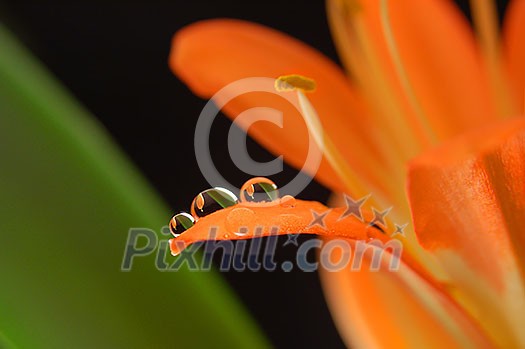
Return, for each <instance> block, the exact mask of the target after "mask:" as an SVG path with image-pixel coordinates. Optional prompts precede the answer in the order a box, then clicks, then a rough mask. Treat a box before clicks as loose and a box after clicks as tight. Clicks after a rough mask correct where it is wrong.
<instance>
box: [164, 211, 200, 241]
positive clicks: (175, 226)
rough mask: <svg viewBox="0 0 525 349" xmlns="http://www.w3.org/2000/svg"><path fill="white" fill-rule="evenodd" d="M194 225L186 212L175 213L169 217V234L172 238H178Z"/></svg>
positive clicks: (193, 221)
mask: <svg viewBox="0 0 525 349" xmlns="http://www.w3.org/2000/svg"><path fill="white" fill-rule="evenodd" d="M194 223H195V220H194V219H193V217H192V216H191V215H190V214H188V213H186V212H181V213H177V214H176V215H174V216H173V217H171V220H170V224H169V226H170V232H171V234H172V235H173V236H174V237H178V236H180V234H182V233H184V232H185V231H186V230H188V229H190V228H191V227H193V224H194Z"/></svg>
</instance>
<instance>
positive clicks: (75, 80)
mask: <svg viewBox="0 0 525 349" xmlns="http://www.w3.org/2000/svg"><path fill="white" fill-rule="evenodd" d="M459 5H460V6H461V8H462V9H463V10H465V11H466V9H467V6H466V5H467V4H466V1H462V2H460V3H459ZM503 7H504V2H500V9H503ZM0 13H1V17H0V19H1V20H2V21H3V22H5V23H7V25H8V27H9V28H10V29H11V30H13V31H14V32H15V33H16V34H17V36H18V37H19V38H20V39H22V41H23V42H24V43H25V44H26V45H27V46H28V47H29V48H30V49H31V50H32V52H33V53H34V54H35V55H36V56H37V57H39V58H40V60H42V61H43V62H44V63H45V64H46V66H47V67H48V68H49V69H50V70H51V71H52V72H53V74H54V75H55V76H57V77H58V79H60V80H61V81H62V82H63V83H64V84H65V86H66V87H67V88H68V89H69V90H70V91H72V93H73V94H74V95H75V97H76V98H77V99H78V100H79V101H81V102H82V103H83V104H84V105H85V106H86V107H87V108H88V109H89V110H90V111H91V112H92V113H93V114H94V115H95V116H96V117H97V118H98V119H99V120H100V122H101V123H102V124H103V125H104V126H105V127H106V128H107V129H108V131H109V132H110V133H111V135H112V136H113V137H114V139H115V140H116V141H117V142H118V144H119V145H120V146H121V147H122V149H123V150H124V151H125V152H126V153H127V154H128V155H129V157H130V158H131V160H132V161H133V162H134V163H135V164H136V165H137V167H138V168H139V169H140V170H141V171H142V173H144V175H145V176H146V177H147V178H148V180H149V181H150V182H151V183H152V185H153V186H154V187H155V188H156V189H157V191H158V192H159V193H160V195H162V197H163V198H164V199H165V200H166V202H167V203H168V204H169V205H170V206H171V207H172V208H173V211H178V210H186V209H187V207H188V206H189V203H190V202H191V200H192V199H193V197H194V196H195V195H196V194H197V193H198V192H199V191H200V190H203V189H206V188H207V187H208V184H207V183H206V181H205V180H204V178H203V177H202V175H201V173H200V171H199V169H198V167H197V164H196V161H195V156H194V153H193V130H194V128H195V122H196V120H197V116H198V115H199V113H200V111H201V109H202V107H203V106H204V104H205V101H203V100H201V99H199V98H197V97H195V96H193V95H192V93H191V92H190V91H189V90H188V89H187V88H186V87H185V85H183V84H182V83H181V82H180V81H178V80H177V78H176V77H174V76H173V74H172V73H171V72H170V70H169V69H168V65H167V57H168V53H169V50H170V40H171V37H172V35H173V33H174V32H175V31H177V30H178V29H180V28H181V27H183V26H184V25H187V24H190V23H192V22H195V21H197V20H200V19H206V18H216V17H231V18H241V19H246V20H250V21H254V22H258V23H263V24H265V25H268V26H270V27H273V28H276V29H279V30H281V31H284V32H286V33H288V34H290V35H292V36H295V37H297V38H299V39H301V40H302V41H304V42H306V43H308V44H310V45H312V46H314V47H316V48H317V49H319V50H321V51H322V52H324V53H325V54H326V55H328V56H329V57H331V58H332V59H334V60H336V61H337V56H336V53H335V49H334V47H333V43H332V41H331V38H330V33H329V29H328V25H327V21H326V15H325V10H324V3H323V2H322V1H320V0H319V1H304V0H303V1H299V0H294V1H256V2H255V1H246V0H236V1H212V0H208V1H203V0H201V1H191V2H190V1H135V2H129V3H124V2H101V1H100V2H99V1H85V0H82V1H67V2H66V1H60V2H56V1H51V2H49V1H46V2H40V1H0ZM466 14H467V16H468V13H467V12H466ZM0 49H1V48H0ZM229 127H230V122H229V121H228V120H227V119H226V118H218V119H217V120H216V121H215V123H214V125H213V134H212V138H211V140H210V142H211V145H212V149H213V154H212V155H213V158H214V159H215V160H216V162H217V163H219V164H220V165H219V169H220V171H221V173H222V174H223V175H224V176H225V177H226V178H227V179H228V180H229V181H230V182H231V183H238V184H239V185H240V184H241V183H242V182H243V181H244V180H246V179H247V178H248V177H247V176H246V175H245V174H243V173H240V172H239V171H237V170H236V169H235V166H234V165H233V163H231V161H229V159H230V158H229V155H228V150H227V144H226V138H225V136H226V134H227V132H228V128H229ZM249 150H250V154H251V155H252V157H254V158H255V159H256V160H261V161H267V160H269V159H271V158H273V157H272V156H271V155H270V154H268V153H267V152H266V151H265V150H264V149H262V148H260V147H259V146H258V145H257V144H255V143H254V142H249ZM295 173H296V172H295V171H294V170H293V169H290V168H286V170H285V172H284V173H282V174H280V175H278V176H275V177H274V178H273V179H274V180H275V181H276V182H277V183H286V182H287V181H288V180H289V179H291V177H293V176H294V175H295ZM300 197H304V198H308V199H315V200H319V201H325V200H326V199H327V198H328V191H327V190H326V189H324V188H322V187H321V186H320V185H318V184H316V183H315V182H314V183H312V184H311V185H310V186H309V187H308V188H307V189H306V190H305V191H304V192H303V193H302V194H301V195H300ZM168 218H169V217H167V219H168ZM281 242H282V241H281ZM280 245H282V244H280ZM294 252H295V250H294V248H293V247H283V248H279V250H278V253H277V258H276V259H277V261H278V262H279V261H281V262H282V261H284V260H290V259H291V258H293V257H294V255H295V254H294ZM225 277H226V279H227V280H228V281H229V283H230V284H231V285H232V287H233V289H234V290H235V292H236V293H237V294H238V295H239V297H240V298H241V299H242V300H243V302H244V303H245V305H246V307H247V308H248V309H249V311H250V312H251V313H252V314H253V316H254V318H255V319H256V321H257V322H258V323H259V325H260V326H261V327H262V329H263V331H264V332H265V333H266V334H267V336H268V337H269V338H270V341H271V342H272V343H273V344H274V345H275V346H277V347H290V346H303V347H343V344H342V342H341V340H340V338H339V336H338V334H337V331H336V329H335V327H334V325H333V322H332V320H331V318H330V315H329V313H328V309H327V307H326V305H325V301H324V298H323V295H322V291H321V287H320V284H319V280H318V275H317V274H315V273H302V272H298V271H292V272H291V273H284V272H283V271H280V270H279V269H278V270H277V271H275V272H264V271H261V272H257V273H255V272H249V271H247V272H235V271H232V272H228V273H225ZM159 292H160V291H159Z"/></svg>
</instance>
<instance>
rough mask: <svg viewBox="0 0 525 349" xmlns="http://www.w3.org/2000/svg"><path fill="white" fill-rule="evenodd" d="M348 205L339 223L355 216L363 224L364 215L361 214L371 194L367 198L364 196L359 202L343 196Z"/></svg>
mask: <svg viewBox="0 0 525 349" xmlns="http://www.w3.org/2000/svg"><path fill="white" fill-rule="evenodd" d="M343 195H344V199H345V204H346V210H345V212H343V214H342V215H341V217H339V219H338V221H340V220H343V219H345V218H346V217H348V216H350V215H354V216H355V217H356V218H358V219H359V220H360V221H361V222H362V221H363V213H362V212H361V207H362V206H363V204H364V203H365V201H366V200H368V198H369V197H370V194H368V195H367V196H363V197H362V198H361V199H359V200H357V201H356V200H354V199H352V198H351V197H350V196H348V195H346V194H343Z"/></svg>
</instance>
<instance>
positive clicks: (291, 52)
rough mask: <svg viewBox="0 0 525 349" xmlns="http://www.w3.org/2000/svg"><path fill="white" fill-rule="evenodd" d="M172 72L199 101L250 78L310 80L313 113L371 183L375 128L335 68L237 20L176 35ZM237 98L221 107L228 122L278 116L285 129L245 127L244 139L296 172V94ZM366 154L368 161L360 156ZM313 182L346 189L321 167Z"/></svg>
mask: <svg viewBox="0 0 525 349" xmlns="http://www.w3.org/2000/svg"><path fill="white" fill-rule="evenodd" d="M170 67H171V69H172V70H173V71H174V72H175V74H176V75H177V76H179V77H180V78H181V79H182V80H183V81H184V82H185V83H186V84H188V86H189V87H190V88H191V89H192V90H193V91H194V92H195V93H196V94H198V95H199V96H201V97H203V98H210V97H212V96H213V95H214V94H215V93H216V92H217V91H218V90H220V89H221V88H223V87H224V86H226V85H228V84H230V83H232V82H234V81H237V80H239V79H242V78H247V77H270V78H277V77H279V76H281V75H288V74H300V75H303V76H307V77H310V78H312V79H314V80H315V82H316V83H317V89H316V91H315V92H313V93H310V94H309V99H310V100H311V102H312V104H313V105H314V107H315V108H316V110H317V111H318V113H319V116H320V118H321V122H322V125H323V127H324V129H325V131H326V132H327V133H328V134H329V135H330V136H331V137H332V138H333V140H334V143H335V144H336V146H337V148H338V149H341V151H342V152H343V153H344V156H345V158H346V159H347V160H348V161H349V163H350V165H351V166H352V168H354V169H355V170H356V171H357V172H358V173H360V174H361V175H364V176H367V177H370V178H374V173H373V172H372V171H371V170H370V168H369V166H367V161H368V160H367V158H372V157H376V156H375V154H376V153H377V151H376V149H375V148H374V145H373V143H372V142H371V141H370V139H369V138H370V137H374V128H373V126H372V125H371V124H370V122H369V120H367V118H366V115H367V113H368V112H367V110H366V107H365V105H364V104H363V102H362V101H361V98H360V97H359V96H358V95H357V93H356V92H355V91H354V89H353V88H352V87H351V86H350V84H349V82H348V80H347V79H346V77H345V76H344V74H343V73H342V72H341V70H340V69H339V68H338V67H337V66H336V65H335V64H334V63H332V62H331V61H330V60H329V59H328V58H326V57H324V56H323V55H322V54H320V53H319V52H317V51H315V50H314V49H312V48H310V47H308V46H306V45H305V44H303V43H301V42H299V41H297V40H296V39H293V38H291V37H289V36H286V35H284V34H281V33H279V32H277V31H275V30H272V29H269V28H266V27H263V26H261V25H257V24H253V23H249V22H243V21H239V20H227V19H221V20H209V21H204V22H199V23H196V24H192V25H190V26H188V27H186V28H184V29H182V30H181V31H179V32H178V33H177V34H176V35H175V37H174V39H173V47H172V51H171V54H170ZM234 92H235V91H234ZM237 92H238V93H243V95H242V96H239V97H237V98H235V99H233V100H232V101H230V102H228V103H226V105H225V106H224V111H225V112H226V113H227V114H228V116H229V117H230V118H232V119H235V118H236V117H237V116H238V114H239V113H241V112H244V111H246V110H248V109H250V108H253V107H269V108H272V109H275V110H278V111H281V112H283V116H284V122H283V128H282V129H280V128H279V127H276V126H275V125H272V124H271V123H269V122H258V123H255V124H253V125H251V127H249V129H248V133H249V134H250V135H251V136H252V137H253V138H255V139H256V140H257V141H258V142H259V143H260V144H262V145H263V146H265V147H266V148H267V149H269V150H270V151H271V152H273V153H274V154H277V155H281V154H284V158H285V161H287V162H289V163H290V164H291V165H292V166H295V167H297V168H301V167H302V165H303V163H304V161H305V158H306V153H307V150H308V146H309V143H308V140H309V138H308V133H307V128H306V125H305V123H304V121H303V119H302V117H301V115H300V113H299V112H298V111H297V110H295V108H294V106H293V105H292V104H293V103H290V102H289V100H290V98H296V97H295V96H294V95H295V94H289V93H288V94H286V93H285V92H281V93H278V92H274V93H272V94H270V93H262V92H251V93H246V91H237ZM232 93H233V92H232ZM291 96H293V97H291ZM222 102H225V101H222ZM250 113H251V114H252V115H255V116H263V114H264V113H263V112H261V111H260V110H259V111H257V110H252V111H251V112H250ZM241 127H243V128H245V129H246V128H248V125H243V124H242V123H241ZM357 140H360V141H361V142H360V143H361V144H364V145H365V146H364V147H363V149H355V147H354V146H353V145H355V142H356V141H357ZM363 152H365V153H368V154H372V156H369V157H367V156H363V154H362V153H363ZM311 174H315V173H311ZM315 175H316V178H317V179H319V180H320V181H321V182H322V183H323V184H325V185H327V186H329V187H330V188H332V189H333V190H338V191H343V190H344V187H343V185H342V184H341V182H340V181H339V179H338V178H337V176H336V175H335V173H334V171H333V170H332V169H331V168H330V166H329V164H328V163H327V162H326V161H323V162H322V163H321V167H320V169H319V171H318V172H317V174H315Z"/></svg>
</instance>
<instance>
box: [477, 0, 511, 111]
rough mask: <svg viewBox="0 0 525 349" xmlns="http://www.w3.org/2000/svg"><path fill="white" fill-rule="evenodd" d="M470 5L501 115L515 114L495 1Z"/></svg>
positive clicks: (489, 0)
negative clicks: (500, 39) (502, 57)
mask: <svg viewBox="0 0 525 349" xmlns="http://www.w3.org/2000/svg"><path fill="white" fill-rule="evenodd" d="M470 7H471V9H472V15H473V19H474V24H475V26H476V29H477V34H478V38H479V42H480V45H481V48H482V50H483V54H484V58H485V63H486V64H487V69H488V72H489V78H490V80H491V87H492V93H493V94H494V98H495V99H496V107H497V108H498V112H499V114H500V115H499V116H500V117H501V118H506V117H509V116H513V115H514V114H515V113H516V111H517V108H516V106H515V105H514V103H513V102H512V100H511V98H510V92H509V85H508V82H507V81H506V79H505V76H504V73H503V68H502V64H501V61H502V60H501V45H500V41H499V36H500V33H499V30H498V14H497V10H496V6H495V3H494V1H491V0H470Z"/></svg>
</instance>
